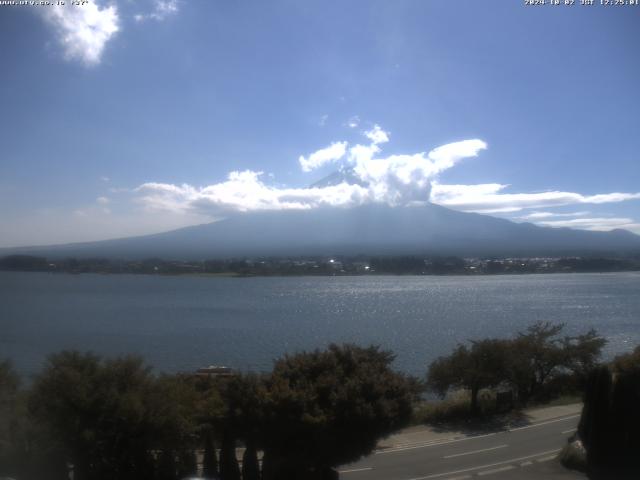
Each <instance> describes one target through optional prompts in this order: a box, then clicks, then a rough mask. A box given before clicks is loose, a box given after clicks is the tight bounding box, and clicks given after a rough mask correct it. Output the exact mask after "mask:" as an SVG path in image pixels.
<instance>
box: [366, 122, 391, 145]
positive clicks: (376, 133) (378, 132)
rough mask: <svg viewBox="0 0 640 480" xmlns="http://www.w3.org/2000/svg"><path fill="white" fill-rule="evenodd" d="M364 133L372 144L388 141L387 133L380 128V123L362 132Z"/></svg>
mask: <svg viewBox="0 0 640 480" xmlns="http://www.w3.org/2000/svg"><path fill="white" fill-rule="evenodd" d="M364 135H365V137H367V138H368V139H369V140H371V142H372V143H373V144H374V145H379V144H381V143H387V142H388V141H389V133H388V132H385V131H384V130H382V128H380V125H374V126H373V128H372V129H371V130H369V131H368V132H364Z"/></svg>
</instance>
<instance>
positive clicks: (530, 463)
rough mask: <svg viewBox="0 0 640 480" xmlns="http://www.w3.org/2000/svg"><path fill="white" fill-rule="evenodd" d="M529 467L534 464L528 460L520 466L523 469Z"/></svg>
mask: <svg viewBox="0 0 640 480" xmlns="http://www.w3.org/2000/svg"><path fill="white" fill-rule="evenodd" d="M529 465H533V462H531V461H529V460H527V461H526V462H522V463H521V464H520V466H521V467H528V466H529Z"/></svg>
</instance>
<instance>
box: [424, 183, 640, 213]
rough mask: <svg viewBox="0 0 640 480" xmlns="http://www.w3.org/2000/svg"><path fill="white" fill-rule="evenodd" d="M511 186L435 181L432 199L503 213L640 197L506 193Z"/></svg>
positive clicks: (639, 196) (472, 209)
mask: <svg viewBox="0 0 640 480" xmlns="http://www.w3.org/2000/svg"><path fill="white" fill-rule="evenodd" d="M507 187H508V185H502V184H498V183H490V184H480V185H440V184H434V185H433V188H432V190H431V201H432V202H433V203H437V204H440V205H444V206H445V207H451V208H455V209H457V210H463V211H466V212H478V213H503V212H517V211H521V210H523V209H527V208H546V207H560V206H564V205H577V204H601V203H617V202H623V201H625V200H634V199H640V193H607V194H599V195H582V194H580V193H573V192H562V191H550V192H541V193H502V190H504V189H505V188H507Z"/></svg>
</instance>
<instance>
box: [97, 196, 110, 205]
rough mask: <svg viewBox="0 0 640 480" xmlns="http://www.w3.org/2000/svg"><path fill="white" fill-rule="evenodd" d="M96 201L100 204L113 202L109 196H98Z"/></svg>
mask: <svg viewBox="0 0 640 480" xmlns="http://www.w3.org/2000/svg"><path fill="white" fill-rule="evenodd" d="M96 203H97V204H99V205H107V204H109V203H111V200H109V198H108V197H98V198H96Z"/></svg>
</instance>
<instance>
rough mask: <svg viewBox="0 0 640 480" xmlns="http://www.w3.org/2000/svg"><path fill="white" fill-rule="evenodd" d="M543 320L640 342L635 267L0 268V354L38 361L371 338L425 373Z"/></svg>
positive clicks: (218, 357) (619, 345) (248, 362)
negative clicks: (324, 271) (223, 272)
mask: <svg viewBox="0 0 640 480" xmlns="http://www.w3.org/2000/svg"><path fill="white" fill-rule="evenodd" d="M538 320H550V321H554V322H564V323H566V333H568V334H576V333H580V332H585V331H587V330H588V329H589V328H592V327H593V328H596V329H597V330H598V332H599V333H600V334H601V335H603V336H605V337H606V338H607V339H608V340H609V344H608V346H607V351H606V354H607V356H611V355H612V354H614V353H618V352H622V351H629V350H631V349H632V348H633V347H634V346H635V345H638V344H640V273H613V274H551V275H522V276H515V275H509V276H479V277H455V276H445V277H435V276H426V277H409V276H407V277H404V276H376V277H284V278H214V277H197V276H144V275H92V274H83V275H68V274H46V273H12V272H0V358H2V357H9V358H11V359H12V360H13V362H14V364H15V365H16V367H17V368H18V369H19V371H20V372H21V373H23V374H27V375H28V374H32V373H35V372H37V371H38V370H39V369H40V367H41V366H42V364H43V361H44V359H45V358H46V355H48V354H49V353H52V352H56V351H59V350H62V349H68V348H73V349H79V350H93V351H95V352H98V353H100V354H105V355H114V354H122V353H137V354H140V355H142V356H144V357H145V359H146V360H147V362H148V363H150V364H151V365H153V366H154V367H155V368H156V370H159V371H167V372H176V371H185V370H187V371H188V370H194V369H196V368H198V367H200V366H203V365H209V364H223V365H228V366H231V367H235V368H239V369H243V370H244V369H251V370H268V369H270V367H271V364H272V360H273V359H274V358H277V357H278V356H280V355H282V354H283V353H285V352H295V351H300V350H304V349H313V348H316V347H324V346H326V345H327V344H329V343H330V342H355V343H358V344H361V345H367V344H371V343H374V344H379V345H382V346H383V347H384V348H387V349H391V350H393V351H394V352H395V353H396V354H397V359H396V367H397V368H399V369H401V370H404V371H406V372H408V373H413V374H416V375H423V374H424V372H425V371H426V367H427V365H428V363H429V362H430V361H431V360H433V359H434V358H435V357H437V356H439V355H442V354H446V353H448V352H449V351H450V350H451V349H452V348H453V347H454V346H455V345H456V344H457V343H458V342H463V341H465V340H468V339H477V338H484V337H489V336H501V337H506V336H511V335H514V334H515V333H516V332H518V331H522V330H523V329H525V328H526V326H527V325H529V324H531V323H533V322H535V321H538Z"/></svg>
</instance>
